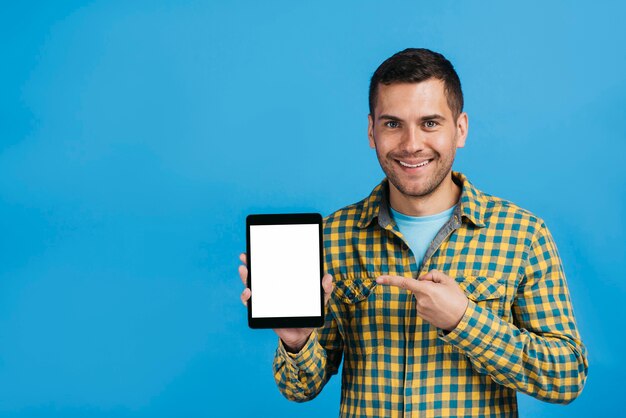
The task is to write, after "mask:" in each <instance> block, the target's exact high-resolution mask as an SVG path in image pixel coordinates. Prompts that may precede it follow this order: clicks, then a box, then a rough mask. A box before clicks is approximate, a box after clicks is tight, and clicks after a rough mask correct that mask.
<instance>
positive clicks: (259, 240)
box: [250, 224, 321, 318]
mask: <svg viewBox="0 0 626 418" xmlns="http://www.w3.org/2000/svg"><path fill="white" fill-rule="evenodd" d="M319 246H320V245H319V226H318V225H317V224H313V225H306V224H305V225H251V226H250V267H251V274H252V275H251V285H252V288H251V289H250V290H251V291H252V317H253V318H276V317H299V316H319V315H321V306H320V253H319V252H320V248H319Z"/></svg>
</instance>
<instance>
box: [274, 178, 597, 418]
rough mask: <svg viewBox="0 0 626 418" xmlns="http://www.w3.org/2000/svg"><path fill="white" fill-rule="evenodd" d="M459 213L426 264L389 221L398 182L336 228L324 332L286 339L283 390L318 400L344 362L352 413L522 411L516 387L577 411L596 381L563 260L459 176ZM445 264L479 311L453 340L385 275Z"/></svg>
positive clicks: (342, 215) (327, 228) (539, 227)
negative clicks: (386, 282) (299, 340)
mask: <svg viewBox="0 0 626 418" xmlns="http://www.w3.org/2000/svg"><path fill="white" fill-rule="evenodd" d="M453 180H454V181H455V182H456V183H457V184H458V185H459V186H461V187H462V194H461V198H460V201H459V204H458V205H457V206H456V208H455V211H454V214H453V216H452V217H451V218H450V220H449V221H448V223H446V225H444V226H443V227H442V229H441V230H440V231H439V233H438V235H437V236H436V237H435V239H434V240H433V242H432V244H431V246H430V248H429V249H428V250H427V252H426V254H425V256H424V260H423V262H422V265H421V266H417V265H416V263H415V258H414V257H413V254H412V253H411V251H410V249H409V247H408V246H407V244H406V242H405V241H404V240H403V237H402V234H401V233H400V232H399V230H398V228H397V226H396V225H395V223H394V221H393V219H392V217H391V216H390V214H389V203H388V201H389V200H388V195H389V191H388V185H387V182H386V180H385V181H383V182H382V183H381V184H380V185H378V186H377V187H376V188H375V189H374V190H373V191H372V193H371V194H370V196H369V197H367V198H366V199H364V200H362V201H361V202H358V203H356V204H354V205H351V206H348V207H346V208H343V209H341V210H339V211H337V212H335V213H333V214H332V215H330V216H329V217H327V218H326V219H325V224H324V247H325V269H326V271H327V272H328V273H330V274H332V275H333V280H334V283H335V289H334V291H333V294H332V297H331V300H330V302H329V304H328V307H327V315H326V323H325V325H324V326H323V327H322V328H319V329H317V330H315V331H314V332H313V334H311V337H310V338H309V341H308V342H307V344H306V346H305V347H304V348H303V349H302V350H301V351H300V352H299V353H297V354H293V353H288V352H287V351H286V350H285V348H284V346H283V345H282V343H280V342H279V347H278V350H277V351H276V356H275V358H274V377H275V379H276V382H277V384H278V387H279V389H280V391H281V392H282V393H283V394H284V395H285V396H286V397H287V398H289V399H291V400H294V401H298V402H302V401H306V400H309V399H312V398H314V397H315V396H316V395H317V394H318V393H319V392H320V391H321V390H322V387H323V386H324V384H325V383H326V382H327V381H328V379H329V378H330V377H331V376H332V375H333V374H335V373H337V370H338V368H339V365H340V363H341V359H342V357H343V360H344V365H343V377H342V392H341V410H340V414H341V416H349V417H352V416H367V417H392V416H393V417H395V416H406V417H408V416H420V417H421V416H429V417H430V416H433V417H435V416H436V417H440V416H452V417H463V416H480V417H491V416H497V417H502V416H517V400H516V391H520V392H523V393H526V394H529V395H531V396H534V397H536V398H538V399H541V400H544V401H548V402H554V403H569V402H571V401H572V400H573V399H574V398H576V396H577V395H578V394H579V393H580V392H581V390H582V388H583V386H584V382H585V379H586V374H587V357H586V349H585V347H584V346H583V344H582V342H581V339H580V336H579V334H578V331H577V329H576V324H575V322H574V313H573V310H572V305H571V302H570V298H569V294H568V289H567V283H566V280H565V275H564V273H563V269H562V267H561V261H560V259H559V255H558V252H557V249H556V246H555V244H554V242H553V240H552V236H551V235H550V232H549V231H548V229H547V228H546V226H545V224H544V223H543V221H542V220H541V219H539V218H537V217H536V216H534V215H533V214H531V213H530V212H528V211H526V210H524V209H521V208H519V207H518V206H516V205H514V204H512V203H510V202H507V201H505V200H502V199H499V198H496V197H493V196H490V195H488V194H486V193H483V192H481V191H479V190H478V189H476V188H475V187H474V186H472V184H471V183H470V182H469V181H468V180H467V178H466V177H465V176H464V175H462V174H460V173H456V172H453ZM431 269H438V270H440V271H442V272H443V273H445V274H446V275H448V276H450V277H453V278H455V279H456V281H457V283H458V284H459V286H460V287H461V288H462V289H463V290H464V292H465V293H466V295H467V297H468V299H469V305H468V307H467V310H466V312H465V314H464V316H463V318H462V319H461V322H460V323H459V324H458V326H457V327H456V328H455V329H454V330H452V331H450V332H445V331H443V330H441V329H438V328H436V327H434V326H432V325H430V324H429V323H427V322H426V321H424V320H422V319H421V318H420V317H418V316H417V315H416V312H415V299H414V298H413V296H412V295H411V293H410V292H408V291H406V290H403V289H400V288H396V287H394V286H377V285H376V281H375V279H376V277H378V276H380V275H383V274H391V275H398V276H405V277H412V278H416V277H419V276H421V275H422V274H425V273H426V272H428V271H429V270H431Z"/></svg>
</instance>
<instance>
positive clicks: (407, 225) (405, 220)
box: [390, 206, 456, 266]
mask: <svg viewBox="0 0 626 418" xmlns="http://www.w3.org/2000/svg"><path fill="white" fill-rule="evenodd" d="M455 207H456V206H452V207H451V208H450V209H447V210H444V211H443V212H440V213H436V214H434V215H428V216H408V215H405V214H403V213H400V212H398V211H396V210H394V209H393V208H391V207H390V209H391V215H392V216H393V219H394V220H395V221H396V225H398V229H399V230H400V232H401V233H402V235H404V239H405V241H406V243H407V244H408V245H409V248H410V249H411V251H412V252H413V256H414V257H415V262H416V263H417V265H418V266H421V264H422V259H423V258H424V255H425V254H426V250H427V249H428V247H429V246H430V243H431V242H432V241H433V239H435V237H436V236H437V233H438V232H439V230H440V229H441V227H442V226H444V225H445V223H446V222H448V219H450V217H451V216H452V213H453V212H454V208H455Z"/></svg>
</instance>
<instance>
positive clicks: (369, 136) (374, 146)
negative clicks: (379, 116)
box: [367, 114, 376, 149]
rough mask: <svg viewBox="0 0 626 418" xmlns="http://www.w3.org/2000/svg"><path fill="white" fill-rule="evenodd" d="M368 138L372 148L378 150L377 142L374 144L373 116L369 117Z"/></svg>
mask: <svg viewBox="0 0 626 418" xmlns="http://www.w3.org/2000/svg"><path fill="white" fill-rule="evenodd" d="M367 137H368V138H369V141H370V148H372V149H376V142H374V119H373V118H372V115H371V114H370V115H367Z"/></svg>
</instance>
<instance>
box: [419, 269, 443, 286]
mask: <svg viewBox="0 0 626 418" xmlns="http://www.w3.org/2000/svg"><path fill="white" fill-rule="evenodd" d="M447 278H448V276H446V275H445V274H443V273H442V272H440V271H439V270H436V269H433V270H431V271H429V272H428V273H426V274H424V275H423V276H421V277H420V278H419V280H428V281H431V282H434V283H443V282H444V281H445V280H446V279H447Z"/></svg>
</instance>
